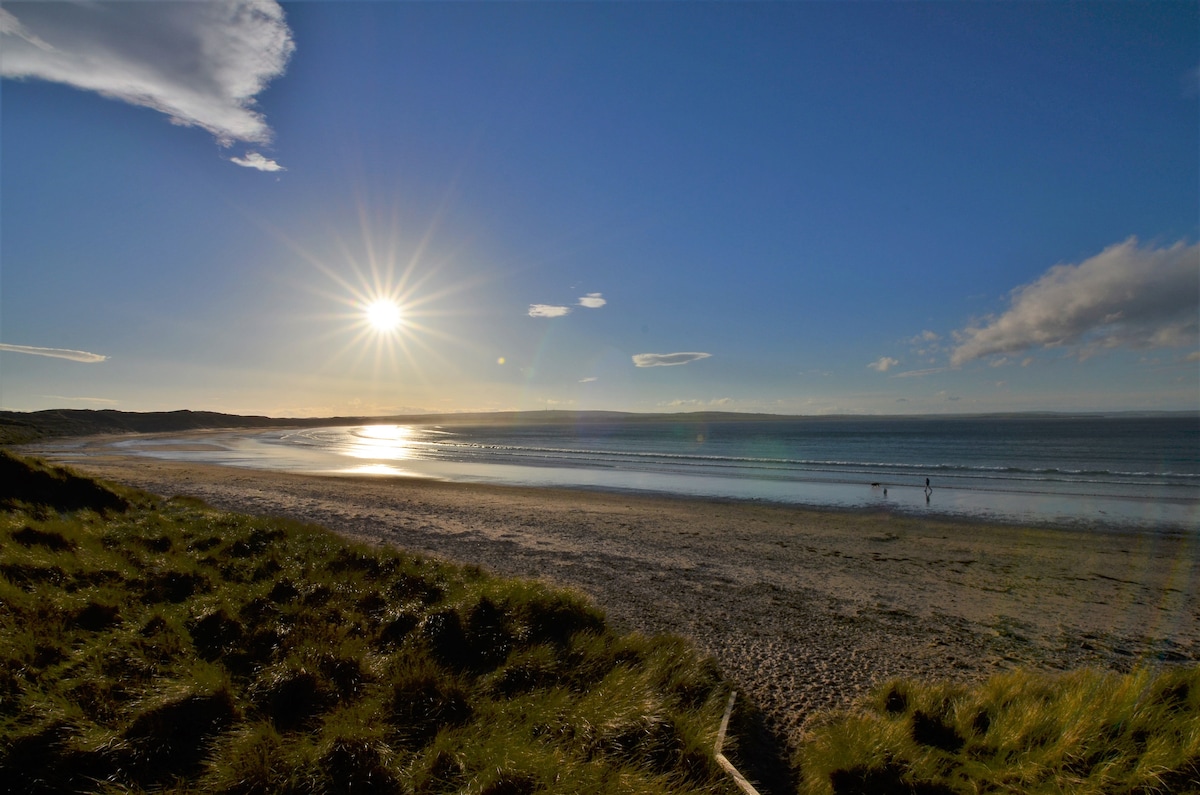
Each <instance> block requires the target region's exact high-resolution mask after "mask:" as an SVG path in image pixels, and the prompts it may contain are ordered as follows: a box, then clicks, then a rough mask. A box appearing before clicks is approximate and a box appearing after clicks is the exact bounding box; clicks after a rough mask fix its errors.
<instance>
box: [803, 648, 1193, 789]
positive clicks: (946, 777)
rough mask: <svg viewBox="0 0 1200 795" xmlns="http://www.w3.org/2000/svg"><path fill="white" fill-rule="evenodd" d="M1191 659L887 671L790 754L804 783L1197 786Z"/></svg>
mask: <svg viewBox="0 0 1200 795" xmlns="http://www.w3.org/2000/svg"><path fill="white" fill-rule="evenodd" d="M1198 760H1200V668H1195V667H1192V668H1164V669H1159V670H1152V669H1149V668H1143V669H1138V670H1135V671H1133V672H1132V673H1129V674H1115V673H1106V672H1101V671H1094V670H1079V671H1073V672H1069V673H1065V674H1059V675H1046V674H1036V673H1033V672H1029V671H1017V672H1012V673H1006V674H1002V675H999V676H996V677H994V678H992V679H990V680H988V681H987V682H985V683H983V684H982V685H979V686H977V687H974V688H967V687H963V686H956V685H950V684H945V683H933V684H923V683H917V682H892V683H889V684H887V685H885V686H884V687H882V688H880V689H879V691H877V693H876V694H875V695H874V696H873V697H872V698H871V699H869V700H868V701H867V702H866V704H865V705H864V706H863V707H862V708H861V709H858V710H855V711H851V712H847V713H838V714H836V715H831V716H827V717H826V718H825V719H824V720H823V721H822V722H821V724H820V725H819V726H818V727H817V728H815V729H814V730H812V732H811V733H810V736H809V738H808V741H807V742H806V743H805V744H804V746H803V747H802V748H801V749H800V751H799V753H798V763H799V767H800V771H801V774H802V778H803V784H802V786H801V791H802V792H805V793H839V795H841V794H843V793H852V792H883V793H888V792H897V793H899V792H929V793H974V792H981V791H995V792H1014V793H1016V792H1022V793H1025V792H1029V793H1061V792H1094V793H1109V792H1131V793H1132V792H1145V793H1153V792H1185V791H1200V765H1198V764H1197V763H1198Z"/></svg>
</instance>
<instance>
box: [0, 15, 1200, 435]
mask: <svg viewBox="0 0 1200 795" xmlns="http://www.w3.org/2000/svg"><path fill="white" fill-rule="evenodd" d="M0 8H2V9H3V11H2V12H0V73H2V74H3V76H4V78H5V79H4V80H3V81H2V83H0V86H2V87H0V91H2V93H0V113H2V116H0V135H2V137H0V406H2V407H3V408H6V409H18V410H35V409H42V408H58V407H75V408H89V407H90V408H118V409H127V410H166V409H177V408H190V409H206V410H217V411H228V412H237V413H255V414H271V415H276V416H302V415H310V416H311V415H332V414H385V413H392V412H407V411H413V410H429V411H459V410H463V411H469V410H493V409H496V410H501V409H544V408H574V409H613V410H631V411H677V410H699V409H724V410H732V411H768V412H775V413H786V414H819V413H821V414H823V413H831V412H840V413H882V414H895V413H932V412H973V411H1023V410H1119V409H1133V410H1142V409H1197V408H1200V331H1198V329H1197V318H1198V316H1200V247H1198V245H1197V241H1198V239H1200V10H1198V9H1200V6H1197V4H1196V3H1193V2H1184V3H1169V2H1155V3H1107V2H1106V3H1040V2H1039V3H947V2H937V3H922V2H910V3H898V4H883V3H869V2H868V3H845V4H843V3H831V2H812V3H687V4H684V3H637V2H631V3H595V4H593V3H549V2H546V3H527V2H514V3H470V2H464V3H448V4H442V3H393V2H375V3H367V2H363V3H333V2H305V3H292V4H284V5H283V6H282V7H280V6H278V5H276V4H274V3H271V2H257V3H218V2H209V3H181V4H166V3H129V4H124V5H120V4H118V5H113V6H109V5H106V4H103V3H97V4H75V3H70V4H68V3H62V4H59V3H31V4H21V3H4V4H2V6H0ZM380 298H390V299H391V300H394V301H396V302H397V304H398V306H399V310H400V313H401V322H400V324H399V326H397V327H395V328H392V329H390V330H388V329H378V328H375V327H372V326H370V325H369V324H368V323H367V322H366V312H365V309H366V306H367V305H368V304H370V303H372V302H374V301H376V300H379V299H380Z"/></svg>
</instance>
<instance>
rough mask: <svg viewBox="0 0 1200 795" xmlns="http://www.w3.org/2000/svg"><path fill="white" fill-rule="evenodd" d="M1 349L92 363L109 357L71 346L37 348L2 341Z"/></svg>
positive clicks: (0, 343)
mask: <svg viewBox="0 0 1200 795" xmlns="http://www.w3.org/2000/svg"><path fill="white" fill-rule="evenodd" d="M0 351H8V352H9V353H28V354H30V355H32V356H49V357H51V358H54V359H70V360H71V361H73V362H84V363H86V364H92V363H95V362H103V361H105V360H106V359H108V357H107V356H103V355H101V354H99V353H88V352H87V351H73V350H71V349H70V348H36V347H34V346H32V345H9V344H7V343H3V342H0Z"/></svg>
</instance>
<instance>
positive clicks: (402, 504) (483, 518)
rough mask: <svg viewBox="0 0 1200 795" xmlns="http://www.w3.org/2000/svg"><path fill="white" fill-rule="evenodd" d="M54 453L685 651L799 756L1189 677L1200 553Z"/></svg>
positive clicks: (1013, 532)
mask: <svg viewBox="0 0 1200 795" xmlns="http://www.w3.org/2000/svg"><path fill="white" fill-rule="evenodd" d="M27 452H31V453H33V454H40V453H39V451H38V450H36V449H31V450H28V451H27ZM56 452H57V453H58V454H57V455H53V454H49V453H47V456H48V457H52V458H59V459H60V460H64V461H66V462H68V463H70V464H71V465H72V466H74V467H75V468H77V469H79V470H81V471H84V472H87V473H89V474H93V475H95V476H98V477H102V478H107V479H110V480H113V481H117V482H120V483H125V484H129V485H133V486H136V487H139V488H142V489H145V490H147V491H151V492H153V493H156V494H161V495H165V496H171V495H177V494H186V495H191V496H195V497H198V498H201V499H203V500H205V501H206V502H208V503H209V504H211V505H213V506H215V507H219V508H224V509H229V510H236V511H242V512H249V513H257V514H270V515H278V516H286V517H291V518H295V519H300V520H304V521H309V522H315V523H318V524H321V525H324V526H325V527H328V528H330V529H332V530H335V531H337V532H339V533H341V534H343V535H344V536H346V537H349V538H353V539H356V540H361V541H366V542H370V543H372V544H389V545H396V546H399V547H403V548H405V549H409V550H412V551H415V552H422V553H427V554H431V555H437V556H439V557H443V558H447V559H451V560H455V561H459V562H463V563H471V564H478V565H481V566H484V567H486V568H488V569H490V570H492V571H495V572H497V573H499V574H504V575H516V576H522V577H536V578H539V579H541V580H544V581H546V582H549V583H553V584H557V585H562V586H568V587H571V588H575V589H577V590H579V591H582V592H584V593H586V594H588V595H589V596H590V597H591V598H592V599H594V600H595V602H596V603H597V604H599V605H600V606H601V607H602V608H603V609H604V610H605V611H606V612H607V614H608V616H609V618H610V620H611V621H612V622H613V623H614V624H615V625H616V626H617V627H619V628H621V629H626V630H636V631H641V632H645V633H657V632H671V633H677V634H680V635H683V636H685V637H688V638H690V639H691V640H693V641H694V642H695V643H696V644H697V646H698V647H699V648H700V649H701V650H702V651H704V652H706V653H708V654H711V655H712V656H713V657H715V658H716V659H717V661H718V662H719V663H720V665H721V666H722V668H723V669H724V670H725V672H726V673H727V675H728V676H729V677H731V678H732V679H733V680H734V681H736V682H737V683H738V686H739V688H741V689H742V690H743V692H745V693H746V694H747V695H748V696H749V697H750V698H752V699H753V700H754V701H755V702H757V704H758V705H759V706H760V707H761V708H762V709H763V710H764V712H765V713H766V714H767V716H768V717H769V719H770V721H771V722H772V723H773V724H774V726H775V727H776V728H777V729H778V730H780V731H781V732H782V733H783V734H784V735H785V736H786V737H787V738H788V739H789V740H790V741H791V742H793V743H794V742H795V741H796V740H797V739H798V738H799V736H800V733H801V732H802V731H803V728H804V725H805V722H806V721H807V720H808V719H809V718H810V717H811V716H812V715H813V714H814V712H815V711H817V710H820V709H824V708H829V707H837V706H846V705H849V704H850V703H851V702H852V701H853V699H854V698H855V697H857V696H860V695H862V694H863V693H865V692H866V691H868V690H869V689H870V688H871V687H872V686H873V685H875V684H877V683H879V682H881V681H883V680H886V679H888V678H891V677H896V676H907V677H922V678H951V679H956V680H977V679H981V678H984V677H986V676H988V675H990V674H993V673H996V672H998V671H1002V670H1006V669H1010V668H1014V667H1031V668H1035V669H1039V670H1059V669H1069V668H1075V667H1079V666H1096V667H1102V668H1111V669H1118V670H1126V669H1128V668H1130V667H1132V666H1134V665H1136V664H1138V663H1139V662H1145V661H1152V660H1163V661H1166V662H1172V663H1185V662H1190V663H1195V662H1197V661H1200V594H1198V590H1200V556H1198V554H1197V552H1198V550H1197V538H1196V537H1195V536H1187V535H1180V534H1171V535H1156V534H1147V533H1128V534H1124V533H1114V532H1105V533H1088V532H1085V531H1081V530H1071V529H1032V528H1017V527H1007V526H993V525H984V524H978V523H965V522H959V521H930V520H926V519H916V518H912V517H901V516H896V515H891V514H888V513H853V512H841V513H839V512H815V511H809V510H804V509H798V508H794V507H785V506H775V505H763V504H752V503H734V502H719V501H703V500H684V499H671V498H662V497H647V496H639V495H627V494H611V493H598V492H586V491H556V490H546V489H521V488H505V487H490V486H478V485H468V484H450V483H440V482H433V481H424V480H407V479H397V478H350V477H318V476H309V475H292V474H277V473H271V472H264V471H257V470H250V469H234V468H229V467H220V466H212V465H200V464H191V463H176V462H167V461H159V460H154V459H150V458H139V457H132V456H119V455H112V454H111V450H109V451H107V452H106V453H105V454H97V455H95V456H90V457H81V456H80V455H78V453H77V452H72V453H69V454H63V451H62V450H61V449H59V450H58V451H56Z"/></svg>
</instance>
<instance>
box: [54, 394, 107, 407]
mask: <svg viewBox="0 0 1200 795" xmlns="http://www.w3.org/2000/svg"><path fill="white" fill-rule="evenodd" d="M42 397H44V398H49V399H50V400H65V401H68V402H70V403H98V404H100V405H102V406H115V405H117V404H118V403H119V402H120V401H117V400H110V399H109V398H94V397H67V396H66V395H42Z"/></svg>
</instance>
